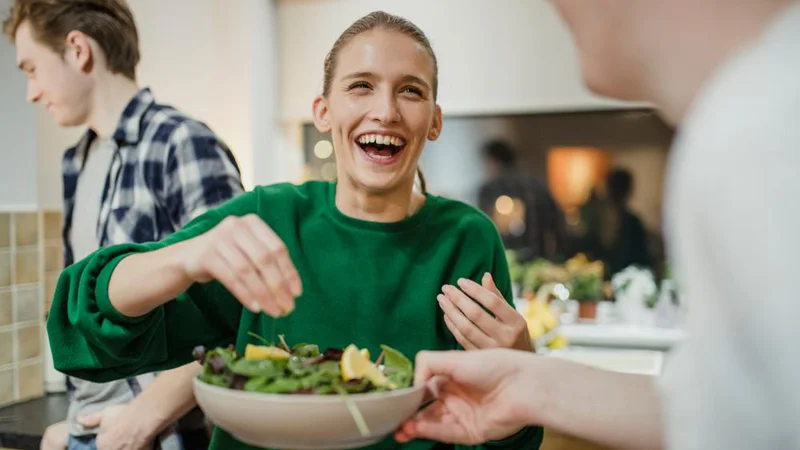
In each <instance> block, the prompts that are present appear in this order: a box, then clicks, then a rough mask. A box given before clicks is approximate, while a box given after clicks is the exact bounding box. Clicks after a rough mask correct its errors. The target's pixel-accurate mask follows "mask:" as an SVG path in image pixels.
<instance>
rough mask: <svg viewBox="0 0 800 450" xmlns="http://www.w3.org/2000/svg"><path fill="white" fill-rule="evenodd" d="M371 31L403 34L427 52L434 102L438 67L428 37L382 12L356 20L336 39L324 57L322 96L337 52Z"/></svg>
mask: <svg viewBox="0 0 800 450" xmlns="http://www.w3.org/2000/svg"><path fill="white" fill-rule="evenodd" d="M372 30H389V31H396V32H398V33H401V34H404V35H406V36H408V37H410V38H411V39H414V40H415V41H417V43H418V44H419V45H421V46H422V48H424V49H425V51H427V52H428V55H429V56H430V57H431V60H432V61H433V86H432V89H433V99H434V100H436V94H437V92H438V90H439V65H438V62H437V60H436V54H435V53H434V52H433V47H431V43H430V41H429V40H428V37H427V36H425V33H423V32H422V30H420V29H419V27H417V26H416V25H414V24H413V23H412V22H411V21H409V20H408V19H404V18H402V17H399V16H394V15H392V14H389V13H386V12H383V11H375V12H373V13H370V14H368V15H366V16H364V17H362V18H360V19H358V20H356V21H355V22H353V24H352V25H350V26H349V27H348V28H347V29H346V30H344V32H343V33H342V34H341V35H340V36H339V38H338V39H336V42H334V43H333V47H331V51H330V52H328V55H327V56H326V57H325V66H324V69H323V80H322V95H323V96H325V97H327V96H328V94H329V93H330V91H331V82H332V81H333V74H334V72H336V62H337V59H338V57H339V52H340V51H341V50H342V48H343V47H345V46H346V45H347V44H349V43H350V41H352V40H353V39H354V38H355V37H357V36H359V35H361V34H362V33H366V32H368V31H372Z"/></svg>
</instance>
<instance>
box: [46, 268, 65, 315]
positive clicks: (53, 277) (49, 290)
mask: <svg viewBox="0 0 800 450" xmlns="http://www.w3.org/2000/svg"><path fill="white" fill-rule="evenodd" d="M60 274H61V273H60V272H54V273H48V274H46V275H45V276H44V315H45V316H47V313H48V311H50V304H51V303H53V295H54V294H55V292H56V284H58V276H59V275H60Z"/></svg>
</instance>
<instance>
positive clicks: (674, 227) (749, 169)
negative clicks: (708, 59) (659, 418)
mask: <svg viewBox="0 0 800 450" xmlns="http://www.w3.org/2000/svg"><path fill="white" fill-rule="evenodd" d="M670 164H671V167H670V175H669V179H668V194H667V201H666V206H665V207H666V217H667V220H668V224H667V234H668V236H669V242H670V245H671V246H670V249H669V250H670V252H671V257H672V261H673V263H674V266H675V267H674V269H675V273H676V277H677V282H678V285H679V290H680V292H681V295H682V299H683V300H684V301H685V302H686V307H687V308H688V313H687V328H688V331H689V335H690V337H689V339H688V340H687V341H686V342H685V343H684V344H683V345H681V347H680V348H679V349H677V350H676V351H675V352H674V354H673V355H670V358H669V359H668V361H667V366H666V368H665V374H664V377H663V378H662V380H661V388H662V389H663V393H664V395H663V398H664V402H665V415H666V422H667V430H666V436H667V441H668V447H669V448H671V449H681V450H684V449H698V450H714V449H725V450H730V449H747V450H755V449H759V450H760V449H764V450H767V449H769V450H773V449H776V450H777V449H798V448H800V264H798V262H799V261H800V208H798V203H800V3H795V4H793V6H791V7H790V8H789V9H788V10H786V11H785V13H784V14H782V15H781V16H780V17H779V18H777V19H776V20H775V21H774V22H773V24H772V25H771V26H770V27H769V29H768V30H766V32H765V33H764V34H763V35H762V36H761V37H760V39H759V40H758V41H756V42H754V43H753V44H752V45H751V46H750V47H749V48H747V49H745V50H744V51H742V52H741V53H740V54H738V55H737V56H736V57H735V58H733V59H732V60H731V61H730V62H729V63H728V64H726V66H725V67H723V68H722V69H721V70H720V71H719V72H718V73H717V75H716V76H715V77H714V79H713V80H712V81H711V82H710V83H709V84H708V86H706V89H704V92H703V94H702V95H701V97H700V98H699V100H698V101H697V102H696V103H695V104H694V106H693V108H692V111H691V113H690V115H689V117H688V118H687V121H686V122H685V123H684V127H683V128H682V130H681V132H680V134H679V136H678V139H677V141H676V146H675V149H674V152H673V155H672V160H671V163H670Z"/></svg>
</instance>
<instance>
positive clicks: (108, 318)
mask: <svg viewBox="0 0 800 450" xmlns="http://www.w3.org/2000/svg"><path fill="white" fill-rule="evenodd" d="M335 189H336V185H335V184H332V183H327V182H318V181H314V182H308V183H305V184H302V185H300V186H295V185H291V184H278V185H272V186H265V187H258V188H256V189H255V190H254V191H252V192H249V193H246V194H243V195H241V196H240V197H238V198H236V199H234V200H232V201H229V202H228V203H226V204H225V205H223V206H221V207H219V208H217V209H215V210H211V211H209V212H207V213H206V214H204V215H202V216H200V217H198V218H196V219H195V220H193V221H192V222H190V223H189V224H187V225H186V227H184V228H183V229H182V230H180V231H178V232H177V233H175V234H173V235H171V236H169V237H168V238H166V239H165V240H163V241H160V242H155V243H147V244H124V245H119V246H113V247H107V248H104V249H101V250H99V251H97V252H96V253H94V254H92V255H90V256H89V257H88V258H86V259H84V260H82V261H80V262H78V263H76V264H74V265H72V266H70V267H68V268H67V269H65V270H64V272H63V274H62V275H61V277H60V279H59V281H58V285H57V287H56V291H55V295H54V298H53V304H52V307H51V310H50V316H49V318H48V321H47V331H48V334H49V337H50V343H51V344H50V345H51V348H52V352H53V359H54V361H55V366H56V368H57V369H58V370H60V371H62V372H64V373H66V374H68V375H72V376H76V377H78V378H82V379H86V380H91V381H98V382H104V381H110V380H113V379H119V378H123V377H128V376H131V375H134V374H138V373H144V372H150V371H160V370H165V369H169V368H174V367H177V366H180V365H183V364H186V363H188V362H189V361H191V359H192V357H191V353H192V348H193V347H195V346H197V345H205V346H206V347H214V346H224V345H228V344H235V345H236V348H237V350H239V351H240V352H241V351H243V350H244V347H245V345H246V344H248V343H257V342H255V341H254V340H253V338H251V337H249V336H248V332H249V331H252V332H254V333H256V334H258V335H261V336H264V337H266V338H267V339H269V340H272V339H274V338H275V337H276V335H277V334H284V335H285V336H286V339H287V340H288V341H289V342H290V343H291V342H300V341H302V342H311V343H315V344H318V345H319V346H320V348H326V347H339V348H344V347H345V346H347V345H349V344H351V343H354V344H356V345H357V346H358V347H366V348H369V350H370V352H371V353H372V354H374V355H377V354H378V353H380V348H379V345H380V344H388V345H390V346H392V347H395V348H397V349H398V350H400V351H402V352H404V353H405V354H406V355H408V356H410V357H412V359H413V355H415V354H416V353H417V352H418V351H420V350H450V349H457V348H460V347H459V346H458V343H457V342H456V340H455V338H454V337H453V335H452V334H451V333H450V332H449V331H448V329H447V327H446V326H445V324H444V319H443V313H442V312H441V310H440V309H439V306H438V303H437V301H436V295H437V293H439V292H440V289H441V287H442V286H443V285H444V284H452V285H455V283H456V280H458V278H460V277H464V278H470V279H472V280H476V281H478V282H480V278H481V276H482V275H483V274H484V273H485V272H490V273H492V275H493V276H494V279H495V281H496V283H497V286H498V288H499V289H500V290H501V292H503V294H504V295H505V297H506V298H507V299H511V298H512V296H511V282H510V278H509V272H508V267H507V264H506V259H505V255H504V251H503V246H502V243H501V241H500V237H499V235H498V233H497V231H496V229H495V227H494V225H493V223H492V222H491V221H490V220H489V219H488V218H487V217H486V216H484V215H483V214H482V213H481V212H479V211H478V210H476V209H474V208H472V207H470V206H467V205H465V204H463V203H460V202H456V201H453V200H448V199H444V198H441V197H437V196H434V195H430V194H429V195H428V196H427V201H426V202H425V204H424V205H423V206H422V208H421V209H420V210H419V211H418V212H417V213H415V214H414V215H412V216H410V217H408V218H406V219H404V220H402V221H399V222H394V223H375V222H367V221H363V220H358V219H354V218H352V217H348V216H345V215H344V214H342V213H341V212H340V211H339V210H338V209H337V208H336V205H335V202H334V194H335ZM246 214H258V216H260V217H261V218H262V219H263V220H264V221H265V222H266V223H267V224H269V226H270V227H271V228H272V229H273V230H275V232H276V233H277V234H278V236H280V238H281V239H282V240H283V241H284V243H285V244H286V247H287V249H288V251H289V254H290V256H291V259H292V261H293V262H294V264H295V267H296V268H297V270H298V272H299V274H300V278H301V280H302V284H303V295H302V296H301V297H300V298H298V299H297V302H296V307H295V310H294V312H292V313H291V314H290V315H289V316H287V317H284V318H281V319H278V320H274V319H272V318H270V317H268V316H266V315H264V314H253V313H251V312H250V311H248V310H247V309H245V308H243V307H242V306H241V304H240V303H239V302H238V301H237V300H236V299H235V298H234V297H233V296H232V295H231V294H230V293H229V292H228V291H227V290H225V289H224V288H223V287H222V285H221V284H219V283H218V282H211V283H205V284H195V285H193V286H192V287H190V288H189V289H188V290H187V291H186V292H185V293H184V294H182V295H181V296H180V297H178V298H177V299H175V300H174V301H171V302H169V303H167V304H165V305H163V306H161V307H159V308H157V309H156V310H154V311H152V312H151V313H149V314H148V315H146V316H143V317H140V318H129V317H126V316H123V315H122V314H120V313H119V312H118V311H116V309H114V307H113V306H112V305H111V303H110V301H109V299H108V283H109V279H110V277H111V274H112V272H113V271H114V268H115V267H116V264H117V263H118V262H119V261H120V260H121V259H122V258H124V257H125V256H127V255H130V254H132V253H136V252H146V251H152V250H156V249H159V248H162V247H165V246H168V245H170V244H174V243H176V242H180V241H183V240H186V239H190V238H192V237H195V236H198V235H200V234H202V233H205V232H206V231H208V230H210V229H211V228H213V227H214V226H215V225H217V224H218V223H219V222H220V221H221V220H222V219H223V218H225V217H226V216H231V215H234V216H242V215H246ZM542 434H543V433H542V429H541V428H538V427H531V428H526V429H524V430H523V431H521V432H520V433H518V434H516V435H514V436H512V437H510V438H508V439H506V440H504V441H499V442H491V443H487V444H485V445H483V446H477V447H476V446H470V447H462V446H450V445H443V444H436V443H433V442H429V441H414V442H411V443H408V444H405V445H401V444H398V443H396V442H395V441H394V440H393V439H392V438H391V437H388V438H387V439H386V440H385V441H384V442H382V443H381V444H379V445H376V446H373V447H370V448H374V449H404V450H412V449H414V450H416V449H433V448H436V449H447V448H462V449H467V448H508V449H536V448H539V445H540V443H541V440H542ZM211 448H212V449H225V450H229V449H251V448H252V447H250V446H247V445H245V444H243V443H240V442H237V441H236V440H235V439H234V438H233V437H232V436H231V435H230V434H228V433H227V432H225V431H224V430H221V429H219V428H217V429H216V430H215V431H214V436H213V439H212V445H211Z"/></svg>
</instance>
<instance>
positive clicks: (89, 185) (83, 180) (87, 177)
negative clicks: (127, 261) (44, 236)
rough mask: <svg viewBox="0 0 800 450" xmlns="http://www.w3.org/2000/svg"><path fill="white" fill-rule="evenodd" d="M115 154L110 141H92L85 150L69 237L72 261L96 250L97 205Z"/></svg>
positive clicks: (97, 241) (98, 209)
mask: <svg viewBox="0 0 800 450" xmlns="http://www.w3.org/2000/svg"><path fill="white" fill-rule="evenodd" d="M115 151H116V146H115V144H114V141H113V140H112V139H100V138H96V139H95V140H94V142H92V145H91V146H90V147H89V150H88V152H89V154H88V155H87V157H86V162H85V164H84V165H83V169H82V170H81V175H80V176H79V177H78V186H77V187H76V191H75V208H74V211H73V213H72V228H71V230H70V233H71V234H70V237H69V240H70V244H71V245H72V252H73V256H74V259H75V261H80V260H81V259H83V258H85V257H87V256H89V255H90V254H91V253H93V252H94V251H96V250H97V249H98V248H99V247H100V237H99V236H98V235H97V220H98V218H99V216H100V203H102V201H103V188H104V187H105V183H106V178H108V171H109V169H110V167H111V160H112V159H113V157H114V152H115Z"/></svg>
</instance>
